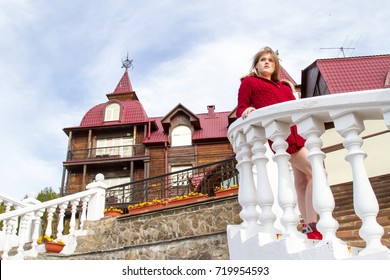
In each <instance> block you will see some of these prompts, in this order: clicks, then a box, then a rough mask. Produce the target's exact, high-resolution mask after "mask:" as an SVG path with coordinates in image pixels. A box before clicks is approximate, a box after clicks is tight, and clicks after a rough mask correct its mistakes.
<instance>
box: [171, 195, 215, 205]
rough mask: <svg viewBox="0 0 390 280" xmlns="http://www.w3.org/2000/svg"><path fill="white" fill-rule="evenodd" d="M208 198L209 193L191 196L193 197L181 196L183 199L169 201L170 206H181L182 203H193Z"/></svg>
mask: <svg viewBox="0 0 390 280" xmlns="http://www.w3.org/2000/svg"><path fill="white" fill-rule="evenodd" d="M206 198H208V196H207V195H202V196H191V197H186V198H181V199H174V200H170V201H168V206H180V205H187V204H192V203H195V202H199V201H203V200H205V199H206Z"/></svg>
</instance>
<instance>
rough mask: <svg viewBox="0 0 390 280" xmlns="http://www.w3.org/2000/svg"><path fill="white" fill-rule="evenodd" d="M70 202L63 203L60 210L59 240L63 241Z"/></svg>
mask: <svg viewBox="0 0 390 280" xmlns="http://www.w3.org/2000/svg"><path fill="white" fill-rule="evenodd" d="M68 204H69V202H64V203H61V204H60V205H59V206H58V208H59V209H60V212H59V214H58V219H57V220H58V223H57V234H56V235H57V238H58V239H61V238H62V236H63V231H64V221H65V210H66V208H68Z"/></svg>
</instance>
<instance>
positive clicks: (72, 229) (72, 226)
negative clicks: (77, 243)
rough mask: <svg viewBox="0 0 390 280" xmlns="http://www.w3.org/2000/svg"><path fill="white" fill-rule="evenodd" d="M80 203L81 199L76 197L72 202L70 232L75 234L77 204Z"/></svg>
mask: <svg viewBox="0 0 390 280" xmlns="http://www.w3.org/2000/svg"><path fill="white" fill-rule="evenodd" d="M79 204H80V199H75V200H73V201H72V202H71V217H70V222H69V227H70V229H69V233H70V234H72V235H73V234H74V232H75V231H76V212H77V205H79Z"/></svg>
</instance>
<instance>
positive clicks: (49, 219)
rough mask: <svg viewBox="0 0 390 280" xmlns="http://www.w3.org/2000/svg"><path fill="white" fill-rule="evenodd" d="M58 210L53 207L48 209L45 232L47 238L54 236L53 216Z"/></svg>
mask: <svg viewBox="0 0 390 280" xmlns="http://www.w3.org/2000/svg"><path fill="white" fill-rule="evenodd" d="M56 209H57V206H52V207H50V208H48V209H47V226H46V231H45V235H47V236H52V234H53V216H54V212H55V211H56Z"/></svg>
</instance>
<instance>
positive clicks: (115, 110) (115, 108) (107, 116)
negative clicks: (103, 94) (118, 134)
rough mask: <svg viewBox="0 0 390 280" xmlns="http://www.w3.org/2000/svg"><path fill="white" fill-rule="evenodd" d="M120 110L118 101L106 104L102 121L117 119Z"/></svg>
mask: <svg viewBox="0 0 390 280" xmlns="http://www.w3.org/2000/svg"><path fill="white" fill-rule="evenodd" d="M120 111H121V106H120V105H119V104H118V103H111V104H108V105H107V106H106V111H105V113H104V121H105V122H109V121H119V114H120Z"/></svg>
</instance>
